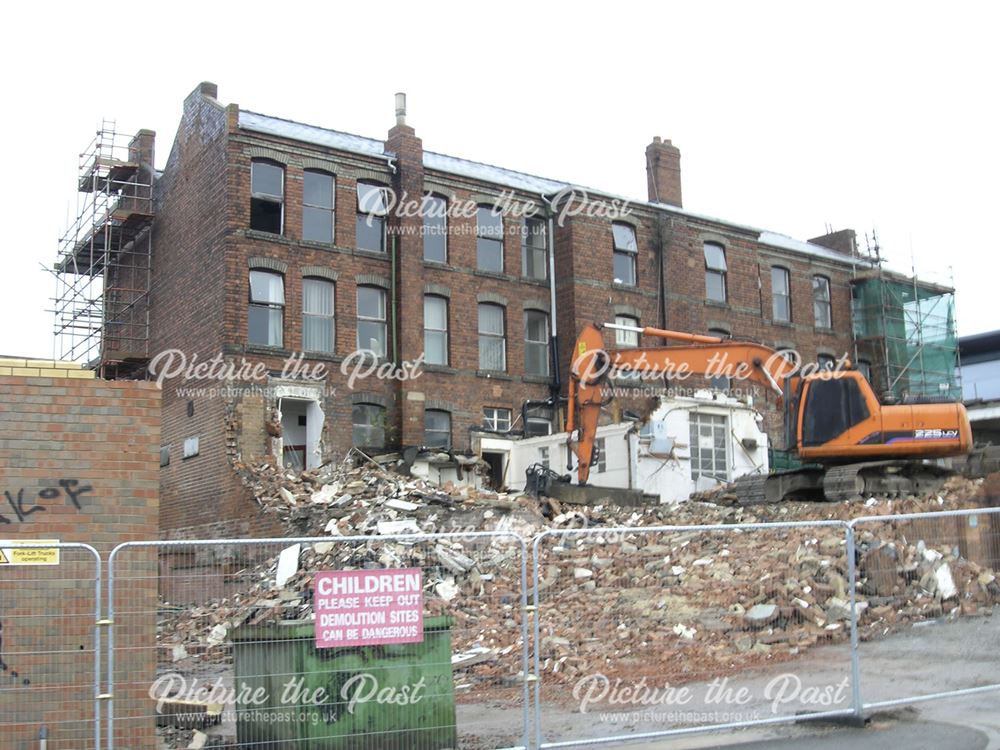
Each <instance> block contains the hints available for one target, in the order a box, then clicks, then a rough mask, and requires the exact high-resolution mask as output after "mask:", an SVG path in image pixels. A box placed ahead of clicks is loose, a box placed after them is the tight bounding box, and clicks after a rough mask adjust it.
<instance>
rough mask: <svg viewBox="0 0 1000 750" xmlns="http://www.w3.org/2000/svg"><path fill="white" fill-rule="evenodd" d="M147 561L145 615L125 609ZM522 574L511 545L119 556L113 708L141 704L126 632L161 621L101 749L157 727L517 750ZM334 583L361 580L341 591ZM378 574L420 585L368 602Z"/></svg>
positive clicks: (491, 538)
mask: <svg viewBox="0 0 1000 750" xmlns="http://www.w3.org/2000/svg"><path fill="white" fill-rule="evenodd" d="M150 553H152V554H153V557H154V558H155V559H156V560H157V561H158V564H159V570H158V571H156V572H155V573H154V575H155V577H156V578H157V579H158V583H159V590H160V594H161V596H160V598H159V601H158V602H156V603H155V607H156V609H155V610H154V611H150V610H149V603H148V602H146V603H143V604H138V603H137V601H136V597H135V596H134V591H135V590H136V589H138V590H140V591H141V590H142V589H143V588H144V580H145V577H146V575H147V572H148V570H147V568H146V565H148V563H149V560H145V561H144V560H143V558H144V556H148V555H149V554H150ZM137 558H138V560H137ZM527 569H528V563H527V546H526V544H525V542H524V540H523V539H522V538H521V537H519V536H517V535H515V534H512V533H508V532H471V533H442V534H405V535H392V536H388V535H387V536H330V537H303V538H277V539H252V540H251V539H240V540H232V539H216V540H197V541H173V542H134V543H126V544H123V545H120V546H118V547H117V548H115V550H114V551H113V552H112V553H111V557H110V559H109V563H108V571H109V579H108V580H109V583H108V606H109V617H110V618H111V619H113V620H114V626H113V627H112V629H111V632H110V635H109V643H108V647H109V661H108V673H109V674H108V677H109V688H108V691H109V692H110V693H113V694H115V695H116V698H117V695H118V694H120V693H123V692H124V693H126V694H135V693H137V692H141V691H143V690H145V691H150V681H149V679H148V678H149V675H148V673H135V672H133V671H132V670H131V669H122V668H120V667H119V664H118V659H117V656H116V655H117V654H119V653H121V652H122V651H124V652H126V653H128V652H129V647H128V646H127V645H125V644H123V643H122V637H123V634H128V633H130V632H134V631H136V630H141V629H143V628H145V627H146V626H147V625H148V621H149V620H150V619H151V618H152V617H153V616H154V615H156V616H157V619H158V629H159V638H158V644H155V645H154V647H156V648H157V652H156V659H155V665H154V668H155V670H156V679H155V683H154V684H155V688H154V689H153V690H152V691H151V699H150V700H149V701H148V706H149V710H146V711H138V712H137V711H135V710H131V711H125V710H121V709H120V708H119V707H118V702H117V699H116V700H114V701H109V702H108V708H107V717H106V721H107V742H108V747H109V748H114V747H115V743H116V742H118V743H119V745H120V746H130V745H128V744H127V743H126V742H125V740H126V738H128V740H130V741H134V738H135V736H136V733H137V732H139V733H141V732H148V731H150V729H151V728H152V726H153V725H154V724H156V723H157V722H159V723H161V724H171V725H174V726H178V725H180V726H181V727H182V728H183V727H184V726H185V725H190V728H191V729H194V728H198V729H199V731H200V730H201V729H206V731H212V730H210V729H208V727H210V726H212V725H217V724H222V725H223V726H222V728H223V730H224V733H225V734H227V735H230V736H232V735H235V737H236V741H237V743H238V745H239V746H240V747H242V748H278V747H280V748H290V747H302V748H309V747H320V746H322V747H330V748H333V747H350V748H363V747H365V746H366V745H367V744H369V743H370V744H371V745H372V746H378V747H399V748H401V749H402V748H437V747H452V746H458V745H459V744H465V743H475V744H476V745H477V746H482V745H483V744H485V743H493V744H495V745H497V746H525V745H526V737H527V734H528V710H529V707H528V700H529V695H528V685H527V682H526V680H525V676H526V675H527V674H528V635H529V630H528V621H527V617H526V613H527V590H528V589H527ZM344 571H353V572H354V573H355V574H356V577H357V580H354V579H352V581H354V582H353V583H349V582H341V583H335V582H334V581H335V580H337V579H336V576H339V575H342V574H343V572H344ZM380 571H388V573H386V574H384V575H380ZM373 574H374V575H375V580H374V582H373V583H372V584H371V591H374V592H376V593H371V592H369V590H368V586H369V583H368V582H369V581H372V580H373V579H372V578H371V576H372V575H373ZM390 574H391V575H393V577H395V576H396V575H398V576H400V577H401V578H402V577H403V576H407V575H409V576H415V578H413V580H414V585H413V586H411V587H409V588H407V589H406V590H405V592H404V591H396V590H387V589H385V588H378V585H380V584H381V583H386V585H388V584H389V583H392V582H391V581H390V582H385V581H381V580H379V579H381V578H386V579H387V578H389V575H390ZM321 581H322V583H321ZM405 583H406V581H403V584H405ZM394 585H395V584H394ZM359 586H360V587H361V588H358V587H359ZM366 592H367V593H366ZM414 593H415V595H416V597H415V598H414V596H413V595H414ZM384 596H386V597H387V599H383V597H384ZM388 599H393V601H391V602H390V601H388ZM417 615H420V616H421V617H422V628H423V630H422V632H421V631H420V630H419V627H420V625H417V624H413V621H414V619H415V617H416V616H417ZM320 638H322V639H323V642H322V643H321V642H320V640H319V639H320ZM341 643H342V644H343V645H340V644H341ZM361 643H364V644H365V645H360V647H359V644H361ZM145 648H147V649H148V648H149V646H146V647H145ZM149 661H153V659H149ZM213 689H214V690H215V693H213V692H212V690H213ZM206 690H207V691H208V692H207V693H206V692H204V691H206ZM212 703H216V704H217V705H216V706H211V705H209V706H208V707H205V706H203V705H202V704H212ZM129 705H134V704H129ZM178 717H179V718H178ZM366 738H370V739H366ZM161 739H163V738H161ZM187 740H188V736H187V734H185V733H183V732H181V733H179V734H178V737H177V738H176V743H175V746H177V747H187ZM168 746H170V745H168Z"/></svg>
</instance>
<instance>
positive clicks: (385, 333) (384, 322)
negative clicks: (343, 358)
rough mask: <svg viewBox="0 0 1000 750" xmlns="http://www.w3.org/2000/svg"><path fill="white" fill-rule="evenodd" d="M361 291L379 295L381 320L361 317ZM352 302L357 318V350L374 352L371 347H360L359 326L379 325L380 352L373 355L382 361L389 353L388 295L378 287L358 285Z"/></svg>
mask: <svg viewBox="0 0 1000 750" xmlns="http://www.w3.org/2000/svg"><path fill="white" fill-rule="evenodd" d="M362 290H365V291H367V290H371V291H373V292H377V293H378V294H379V296H380V299H381V302H382V304H381V308H382V317H381V318H372V317H369V316H362V315H361V293H362ZM354 301H355V306H356V310H355V313H356V317H357V335H356V340H357V345H358V349H359V350H364V351H374V350H372V349H371V347H369V346H362V344H361V324H362V323H375V324H379V325H381V332H382V341H381V343H382V351H381V352H375V354H376V356H377V357H379V358H381V359H384V358H385V357H386V356H388V352H389V321H388V316H389V311H388V306H389V301H388V294H387V293H386V290H385V289H383V288H382V287H380V286H373V285H371V284H359V285H358V288H357V292H356V293H355V295H354Z"/></svg>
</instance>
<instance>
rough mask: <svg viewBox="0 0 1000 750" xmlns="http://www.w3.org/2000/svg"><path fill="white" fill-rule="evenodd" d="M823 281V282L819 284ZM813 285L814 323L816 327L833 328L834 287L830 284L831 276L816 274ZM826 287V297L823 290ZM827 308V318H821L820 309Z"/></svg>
mask: <svg viewBox="0 0 1000 750" xmlns="http://www.w3.org/2000/svg"><path fill="white" fill-rule="evenodd" d="M817 282H822V284H817ZM812 285H813V324H814V325H815V327H816V328H822V329H824V330H829V329H831V328H833V289H832V286H831V284H830V277H829V276H824V275H822V274H815V275H814V276H813V277H812ZM824 289H825V297H824V296H822V294H821V290H824ZM824 308H825V312H826V316H825V319H823V320H821V317H822V316H821V315H820V310H821V309H824Z"/></svg>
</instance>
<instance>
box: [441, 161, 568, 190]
mask: <svg viewBox="0 0 1000 750" xmlns="http://www.w3.org/2000/svg"><path fill="white" fill-rule="evenodd" d="M424 166H425V167H427V168H428V169H436V170H437V171H439V172H448V173H449V174H457V175H461V176H463V177H471V178H472V179H475V180H482V181H484V182H492V183H494V184H496V185H503V186H505V187H510V188H515V189H517V190H524V191H525V192H528V193H540V194H544V195H550V194H552V193H558V192H559V191H560V190H564V189H565V188H567V187H570V184H569V183H568V182H559V181H558V180H548V179H546V178H544V177H536V176H535V175H531V174H525V173H524V172H515V171H513V170H511V169H504V168H503V167H494V166H493V165H492V164H482V163H480V162H476V161H469V160H468V159H459V158H458V157H455V156H445V155H444V154H435V153H434V152H432V151H425V152H424Z"/></svg>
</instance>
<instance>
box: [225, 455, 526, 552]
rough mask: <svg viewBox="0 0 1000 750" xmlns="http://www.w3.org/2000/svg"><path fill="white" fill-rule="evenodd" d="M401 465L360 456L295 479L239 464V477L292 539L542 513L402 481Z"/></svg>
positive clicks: (483, 525)
mask: <svg viewBox="0 0 1000 750" xmlns="http://www.w3.org/2000/svg"><path fill="white" fill-rule="evenodd" d="M398 461H399V457H398V456H397V455H395V454H390V455H388V456H384V457H377V458H375V459H373V458H370V457H368V456H367V455H365V454H363V453H361V452H360V451H358V450H356V449H355V450H353V451H352V453H351V454H350V455H348V457H347V459H345V461H344V463H342V464H339V465H335V464H326V465H324V466H322V467H320V468H318V469H313V470H309V471H302V472H290V471H288V470H286V469H282V468H279V467H277V466H275V465H274V464H273V463H261V464H256V465H247V464H241V463H238V464H236V470H237V473H238V474H239V475H240V476H241V478H242V479H243V482H244V484H245V485H247V487H249V488H250V490H251V491H252V492H253V495H254V497H255V499H256V501H257V503H258V504H259V505H260V506H261V509H262V510H263V512H265V513H270V514H274V515H276V516H277V517H278V518H279V519H280V520H281V522H282V524H283V526H284V527H285V529H286V530H287V531H288V533H289V535H295V536H323V535H326V534H334V535H339V536H352V535H359V536H363V535H372V534H403V533H421V532H443V531H457V530H469V529H470V527H471V526H474V527H475V529H476V530H481V531H488V530H494V529H496V524H497V522H498V521H500V520H501V518H507V517H509V516H510V514H511V512H512V511H516V510H521V511H524V512H527V513H528V514H529V516H530V513H531V512H537V508H536V507H535V504H534V503H532V502H529V501H526V500H523V499H520V498H516V499H512V498H511V496H510V495H508V494H506V493H495V492H490V491H488V490H480V489H474V488H472V487H467V486H463V487H460V488H455V487H451V486H449V487H446V488H444V489H442V488H441V487H438V486H436V485H433V484H431V483H429V482H427V481H425V480H423V479H419V478H414V477H407V476H403V475H402V474H399V473H397V472H395V471H393V470H392V468H393V466H394V465H395V464H396V463H398ZM355 463H357V464H358V465H355ZM477 510H478V511H479V512H478V513H477ZM491 511H500V512H499V513H497V512H491ZM514 516H515V518H513V519H509V520H507V521H505V523H514V521H516V520H517V518H518V517H521V519H522V521H523V520H527V521H528V522H529V523H528V525H529V527H533V526H532V522H533V521H534V520H539V521H540V520H541V519H531V518H530V517H529V518H527V519H525V518H524V517H523V516H524V514H523V513H521V514H514Z"/></svg>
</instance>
